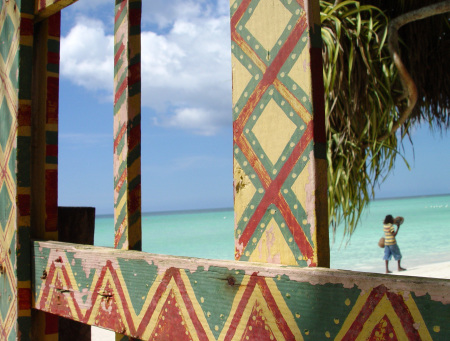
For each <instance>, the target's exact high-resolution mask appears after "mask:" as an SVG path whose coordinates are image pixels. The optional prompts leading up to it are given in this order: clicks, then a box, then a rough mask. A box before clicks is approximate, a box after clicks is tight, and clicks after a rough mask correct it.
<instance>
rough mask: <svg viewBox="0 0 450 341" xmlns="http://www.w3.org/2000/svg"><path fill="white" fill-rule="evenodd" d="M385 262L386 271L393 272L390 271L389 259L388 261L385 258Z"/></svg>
mask: <svg viewBox="0 0 450 341" xmlns="http://www.w3.org/2000/svg"><path fill="white" fill-rule="evenodd" d="M385 262H386V273H387V274H390V273H392V271H389V261H388V260H385Z"/></svg>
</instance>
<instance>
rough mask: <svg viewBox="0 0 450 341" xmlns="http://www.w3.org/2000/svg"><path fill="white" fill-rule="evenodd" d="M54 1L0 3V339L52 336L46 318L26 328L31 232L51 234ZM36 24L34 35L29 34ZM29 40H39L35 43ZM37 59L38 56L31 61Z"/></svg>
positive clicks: (55, 92) (51, 236)
mask: <svg viewBox="0 0 450 341" xmlns="http://www.w3.org/2000/svg"><path fill="white" fill-rule="evenodd" d="M56 2H59V4H58V6H57V7H58V8H59V9H60V8H61V5H62V3H63V2H64V5H63V6H65V5H67V4H69V3H72V2H73V0H71V1H58V0H53V1H51V0H47V1H40V2H39V1H35V0H22V1H14V0H12V1H6V2H3V4H2V5H1V8H0V46H1V48H0V74H1V87H0V122H1V125H0V127H1V128H0V208H1V209H0V262H1V264H0V277H3V279H1V278H0V292H1V296H0V311H1V312H0V339H2V340H14V339H16V338H20V340H31V339H33V340H40V339H52V338H53V339H54V338H55V335H56V337H57V334H54V333H53V331H54V330H55V328H54V326H55V325H54V324H53V323H50V324H48V325H47V326H48V327H45V328H46V329H47V330H46V331H42V334H41V335H38V333H35V332H33V336H32V323H31V312H32V310H31V306H32V300H31V281H30V278H31V252H30V237H31V235H33V236H40V237H41V238H48V239H56V237H57V234H56V232H55V231H56V227H57V206H56V205H57V117H58V116H57V115H58V72H59V71H58V69H59V24H60V15H59V14H55V13H57V12H58V11H59V9H57V10H56V8H55V6H54V5H55V3H56ZM35 5H36V7H35ZM47 7H48V8H47ZM38 12H41V13H38ZM38 21H40V23H39V24H38V25H37V26H35V24H36V23H37V22H38ZM36 27H37V31H39V32H40V33H36V32H35V28H36ZM37 41H39V44H40V45H39V46H36V43H35V42H37ZM33 48H34V51H33ZM37 60H39V62H36V63H34V61H37ZM38 68H42V72H38V71H37V69H38ZM32 74H33V75H34V77H38V79H39V80H37V79H35V84H34V85H33V84H32ZM40 316H41V317H40V318H41V320H43V321H45V320H48V319H51V318H52V316H51V315H49V314H45V315H44V314H42V313H41V314H40ZM53 319H55V317H53ZM43 326H46V325H45V324H43ZM56 328H57V324H56ZM44 334H47V336H44ZM52 334H53V335H52Z"/></svg>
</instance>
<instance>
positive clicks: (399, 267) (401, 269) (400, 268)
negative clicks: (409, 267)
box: [398, 261, 406, 271]
mask: <svg viewBox="0 0 450 341" xmlns="http://www.w3.org/2000/svg"><path fill="white" fill-rule="evenodd" d="M405 270H406V269H405V268H402V267H401V266H400V261H398V271H405Z"/></svg>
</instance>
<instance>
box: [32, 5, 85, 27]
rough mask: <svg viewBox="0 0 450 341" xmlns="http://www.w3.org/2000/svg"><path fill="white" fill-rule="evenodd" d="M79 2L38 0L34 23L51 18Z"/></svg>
mask: <svg viewBox="0 0 450 341" xmlns="http://www.w3.org/2000/svg"><path fill="white" fill-rule="evenodd" d="M77 1H78V0H36V6H35V11H34V14H35V17H34V22H35V23H36V22H39V21H42V20H44V19H47V18H49V17H50V16H52V15H53V14H55V13H57V12H60V11H61V10H62V9H64V8H66V7H67V6H69V5H72V4H73V3H74V2H77Z"/></svg>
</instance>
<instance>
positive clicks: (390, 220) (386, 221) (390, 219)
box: [383, 214, 394, 224]
mask: <svg viewBox="0 0 450 341" xmlns="http://www.w3.org/2000/svg"><path fill="white" fill-rule="evenodd" d="M393 223H394V217H393V216H392V215H391V214H388V215H387V216H386V218H384V222H383V224H393Z"/></svg>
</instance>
